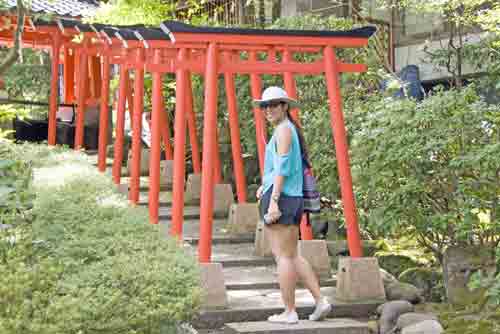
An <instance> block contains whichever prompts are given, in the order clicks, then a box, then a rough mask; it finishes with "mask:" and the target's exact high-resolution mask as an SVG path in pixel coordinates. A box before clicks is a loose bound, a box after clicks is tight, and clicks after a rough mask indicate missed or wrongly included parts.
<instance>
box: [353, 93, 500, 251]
mask: <svg viewBox="0 0 500 334" xmlns="http://www.w3.org/2000/svg"><path fill="white" fill-rule="evenodd" d="M358 107H359V108H360V109H359V110H358V111H357V112H356V116H355V117H357V122H358V124H359V126H358V127H357V128H356V130H355V133H354V136H353V142H352V150H353V174H354V180H355V181H354V184H355V185H356V193H357V195H358V204H359V208H360V218H361V221H362V222H363V225H364V226H365V228H366V229H367V230H368V231H369V232H370V233H371V234H372V235H373V236H384V237H387V236H390V235H393V236H401V235H405V236H408V237H416V238H417V240H418V242H419V244H420V245H422V246H424V247H426V248H427V249H429V250H432V251H433V253H434V254H435V255H436V256H437V258H438V260H440V261H441V260H442V252H443V251H444V249H445V248H446V247H447V246H448V245H452V244H460V243H463V244H483V245H485V246H486V245H489V246H490V247H495V246H496V245H497V244H498V242H499V237H498V236H499V229H500V224H499V221H498V219H499V212H498V207H499V206H498V200H499V197H500V187H499V186H498V185H499V184H500V182H499V177H500V176H499V173H498V171H499V169H500V161H499V160H498V156H500V132H499V129H500V117H499V115H500V109H499V106H497V105H487V104H485V103H484V102H482V101H481V100H480V98H479V97H478V96H477V95H476V94H475V92H474V88H473V87H468V88H465V89H463V90H460V91H457V90H451V91H448V92H443V91H437V92H436V93H435V95H433V96H431V97H429V98H427V99H426V100H424V101H423V102H422V103H420V104H417V103H416V102H415V101H412V100H393V99H380V100H379V101H378V102H377V100H376V99H375V98H373V99H370V98H368V99H367V101H366V103H365V104H363V103H361V104H359V105H358Z"/></svg>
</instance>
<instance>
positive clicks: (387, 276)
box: [380, 268, 398, 287]
mask: <svg viewBox="0 0 500 334" xmlns="http://www.w3.org/2000/svg"><path fill="white" fill-rule="evenodd" d="M380 275H381V276H382V281H383V282H384V287H386V286H387V285H389V284H391V283H394V282H397V281H398V280H397V279H396V277H394V275H392V274H391V273H389V272H388V271H387V270H385V269H382V268H380Z"/></svg>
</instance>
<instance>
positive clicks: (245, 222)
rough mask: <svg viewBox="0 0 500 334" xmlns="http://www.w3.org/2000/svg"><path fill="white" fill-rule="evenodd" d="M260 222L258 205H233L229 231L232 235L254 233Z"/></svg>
mask: <svg viewBox="0 0 500 334" xmlns="http://www.w3.org/2000/svg"><path fill="white" fill-rule="evenodd" d="M258 222H259V208H258V206H257V203H238V204H232V205H231V207H230V208H229V218H228V223H227V229H228V230H229V232H230V233H232V234H240V233H253V232H255V229H256V228H257V223H258Z"/></svg>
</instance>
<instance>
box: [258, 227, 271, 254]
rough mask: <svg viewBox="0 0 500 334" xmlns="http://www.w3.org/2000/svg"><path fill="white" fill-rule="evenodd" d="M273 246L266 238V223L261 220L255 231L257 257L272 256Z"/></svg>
mask: <svg viewBox="0 0 500 334" xmlns="http://www.w3.org/2000/svg"><path fill="white" fill-rule="evenodd" d="M272 254H273V253H272V252H271V244H270V243H269V239H268V238H267V237H266V229H265V226H264V222H263V221H261V220H259V222H258V223H257V228H256V229H255V255H257V256H271V255H272Z"/></svg>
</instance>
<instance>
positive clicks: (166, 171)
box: [160, 160, 174, 189]
mask: <svg viewBox="0 0 500 334" xmlns="http://www.w3.org/2000/svg"><path fill="white" fill-rule="evenodd" d="M173 184H174V161H173V160H161V161H160V186H162V187H166V188H168V189H172V186H173Z"/></svg>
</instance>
